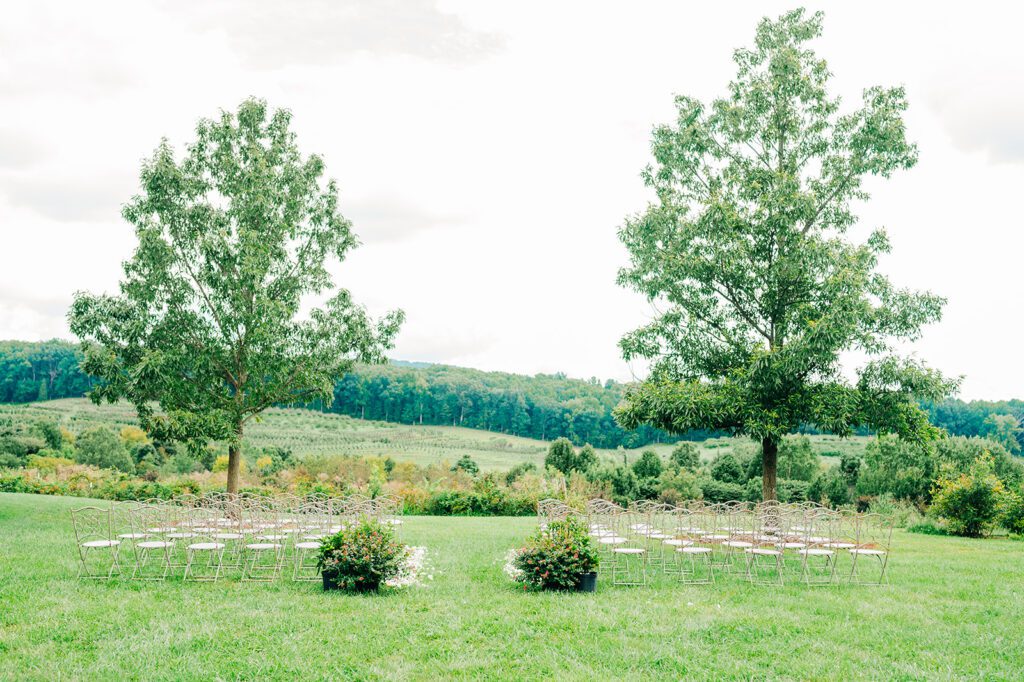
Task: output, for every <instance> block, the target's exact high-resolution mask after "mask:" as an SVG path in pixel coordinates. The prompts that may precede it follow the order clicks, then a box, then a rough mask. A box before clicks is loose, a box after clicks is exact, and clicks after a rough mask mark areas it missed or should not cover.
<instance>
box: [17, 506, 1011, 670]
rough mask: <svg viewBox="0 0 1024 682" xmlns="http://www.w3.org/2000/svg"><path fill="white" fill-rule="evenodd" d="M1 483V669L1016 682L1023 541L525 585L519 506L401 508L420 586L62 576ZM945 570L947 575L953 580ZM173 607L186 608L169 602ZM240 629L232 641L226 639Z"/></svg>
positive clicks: (45, 531)
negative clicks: (784, 579)
mask: <svg viewBox="0 0 1024 682" xmlns="http://www.w3.org/2000/svg"><path fill="white" fill-rule="evenodd" d="M87 503H89V501H88V500H80V499H68V498H60V497H38V496H25V495H5V494H0V537H3V538H4V547H5V549H4V552H5V556H4V567H5V568H4V571H3V573H2V575H0V603H2V604H3V609H2V616H0V618H2V622H3V628H2V630H0V650H2V655H0V678H3V679H40V680H42V679H83V680H84V679H135V678H137V677H138V676H139V675H140V667H139V666H140V661H145V662H146V664H145V673H144V674H145V676H146V677H147V678H148V679H153V680H171V679H173V680H207V679H210V678H211V677H220V678H225V679H235V678H239V679H253V678H261V679H284V678H308V679H320V678H324V677H334V678H341V679H346V678H348V679H414V680H431V679H433V680H436V679H450V678H452V677H455V678H461V679H509V678H515V679H541V678H543V679H581V680H582V679H609V678H616V679H619V678H621V677H622V675H623V671H628V675H629V676H630V677H636V678H641V677H643V678H651V679H666V678H669V679H683V678H687V679H702V678H716V679H765V678H769V679H844V680H845V679H869V678H870V679H877V678H880V677H881V678H889V679H940V678H949V677H950V676H957V675H961V674H962V675H966V676H971V677H976V678H983V679H1016V678H1018V677H1019V674H1020V651H1021V649H1022V647H1024V631H1022V630H1021V628H1020V626H1019V623H1020V622H1021V621H1022V619H1024V592H1022V591H1021V590H1020V589H1019V584H1020V580H1019V569H1020V559H1019V557H1020V545H1019V543H1016V542H1010V541H1006V540H998V539H994V540H971V539H962V538H950V537H932V536H924V535H912V534H907V533H904V532H900V531H897V533H896V536H895V538H894V543H893V544H894V548H895V549H894V553H893V557H892V561H891V563H890V566H889V570H890V578H891V586H890V587H887V588H882V589H878V588H872V587H848V588H844V589H842V590H831V589H820V590H809V589H807V588H806V587H804V586H796V585H794V586H786V587H784V588H765V587H764V586H752V585H747V584H745V583H743V582H742V581H738V580H723V581H722V582H721V583H720V584H719V585H716V586H713V587H711V586H681V585H678V584H676V583H675V582H672V581H671V580H668V581H663V580H660V581H658V582H655V583H654V584H652V585H650V586H648V587H646V588H613V587H612V586H611V585H610V584H609V582H608V576H607V575H603V574H602V573H601V569H599V579H598V591H597V593H596V594H592V595H587V594H580V593H575V592H569V593H566V592H536V593H534V592H527V593H524V591H523V589H522V588H521V587H519V586H516V585H515V584H514V583H512V582H510V581H509V580H508V577H507V576H506V575H505V574H504V572H503V571H502V568H503V559H504V557H505V555H506V553H507V552H508V550H509V549H510V548H512V547H516V546H519V545H520V544H521V543H522V539H523V538H524V537H526V536H528V535H529V534H530V533H531V532H532V530H533V529H534V527H535V521H534V520H533V519H529V518H522V519H510V518H443V519H439V518H407V519H406V523H405V524H404V525H403V526H402V530H401V536H400V537H401V540H402V542H404V543H408V544H410V545H418V546H425V547H429V551H430V554H431V556H433V557H434V566H433V568H432V570H433V575H434V580H433V581H428V582H427V583H426V584H425V586H424V587H423V588H415V589H410V590H403V591H400V592H395V593H391V594H388V595H381V596H358V595H349V594H343V593H325V592H323V591H322V589H321V586H320V585H319V584H317V583H298V584H296V583H292V582H290V581H277V582H275V583H272V584H244V585H239V584H237V583H234V584H226V583H216V584H196V583H189V584H183V583H181V582H180V581H178V580H171V581H168V582H167V583H161V584H157V583H137V582H114V583H112V584H107V583H97V582H90V581H81V582H79V581H77V580H75V577H74V575H75V574H74V561H73V559H74V557H73V553H72V551H71V549H70V545H69V541H68V537H69V535H68V534H69V533H70V527H69V525H68V523H69V521H68V519H69V517H68V511H69V509H71V508H72V507H77V506H80V505H83V504H87ZM954 577H955V579H953V578H954ZM182 605H187V608H181V606H182ZM239 632H244V633H245V636H243V637H239V636H238V633H239Z"/></svg>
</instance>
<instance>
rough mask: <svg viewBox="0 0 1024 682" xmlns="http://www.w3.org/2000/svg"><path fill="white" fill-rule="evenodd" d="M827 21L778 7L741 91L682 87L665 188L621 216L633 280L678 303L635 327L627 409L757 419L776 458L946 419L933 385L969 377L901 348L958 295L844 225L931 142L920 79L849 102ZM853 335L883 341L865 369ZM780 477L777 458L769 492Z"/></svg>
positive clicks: (672, 424) (651, 173)
mask: <svg viewBox="0 0 1024 682" xmlns="http://www.w3.org/2000/svg"><path fill="white" fill-rule="evenodd" d="M821 23H822V16H821V14H820V13H818V14H814V15H811V16H807V15H805V13H804V11H803V10H796V11H792V12H789V13H787V14H785V15H783V16H782V17H780V18H779V19H778V20H774V21H773V20H770V19H765V20H763V21H762V22H761V24H760V25H759V26H758V28H757V34H756V38H755V42H754V46H753V48H750V49H747V48H741V49H739V50H736V51H735V52H734V61H735V62H736V66H737V74H736V77H735V78H734V79H733V81H732V82H731V83H730V85H729V90H728V95H727V96H726V97H723V98H721V99H718V100H715V101H714V102H712V103H711V104H710V105H709V106H705V105H704V104H702V103H701V102H699V101H697V100H695V99H693V98H690V97H685V96H680V97H677V98H676V110H677V118H676V122H675V123H674V124H673V125H664V126H659V127H657V128H655V130H654V133H653V141H652V145H651V146H652V152H653V155H654V163H653V164H652V165H651V166H649V167H648V168H646V169H645V170H644V172H643V178H644V182H645V184H646V185H647V186H648V187H649V188H650V189H651V190H653V192H654V194H655V195H656V196H657V201H656V202H654V203H652V204H651V205H649V206H648V208H647V210H646V211H644V212H643V213H641V214H639V215H636V216H633V217H630V218H629V219H627V220H626V222H625V225H624V226H623V227H622V228H621V230H620V233H619V234H620V237H621V239H622V241H623V243H624V244H625V246H626V248H627V249H628V251H629V254H630V259H631V262H630V265H629V267H627V268H624V269H623V270H622V271H621V272H620V273H619V278H618V281H619V283H620V284H621V285H623V286H626V287H629V288H632V289H634V290H636V291H638V292H640V293H642V294H643V295H645V296H646V297H647V298H648V299H649V300H651V301H653V302H656V303H657V309H658V310H660V311H662V312H661V313H660V314H659V315H658V316H657V317H656V318H655V319H654V320H653V321H652V322H650V323H649V324H647V325H645V326H643V327H641V328H639V329H637V330H635V331H633V332H631V333H629V334H627V335H626V336H624V337H623V339H622V340H621V342H620V347H621V349H622V353H623V356H624V358H625V359H626V360H632V359H634V358H644V359H648V360H650V361H651V363H652V370H651V378H650V379H649V380H648V381H646V382H644V383H643V384H640V385H637V386H635V387H633V388H631V389H630V390H629V391H628V392H627V395H626V397H625V401H624V402H623V404H622V405H621V406H620V407H619V408H618V409H617V410H616V413H615V414H616V418H617V419H618V421H619V423H620V424H622V425H623V426H624V427H625V428H633V427H635V426H637V425H640V424H649V425H652V426H655V427H657V428H662V429H665V430H668V431H675V432H683V431H686V430H688V429H695V428H704V429H722V430H729V431H731V432H734V433H740V434H745V435H749V436H751V437H753V438H754V439H755V440H757V441H760V442H761V443H762V447H763V457H764V459H765V462H766V466H768V465H770V464H772V463H773V462H774V451H775V447H776V446H777V444H778V442H779V441H780V440H781V438H782V437H783V436H784V435H785V434H787V433H790V432H792V431H794V430H796V429H797V428H798V427H801V426H804V425H810V426H813V427H814V428H817V429H819V430H821V431H825V432H829V433H835V434H838V435H849V434H851V433H853V432H854V431H855V430H857V429H859V428H861V427H870V428H872V429H875V430H878V431H880V432H883V433H885V432H894V433H898V434H900V435H901V436H903V437H904V438H907V439H914V440H928V439H931V438H934V437H935V436H937V435H938V432H937V430H936V429H935V428H934V427H933V426H931V425H930V424H929V423H928V420H927V416H926V414H925V412H924V411H922V410H921V409H920V407H919V405H918V402H917V401H918V400H920V399H927V400H941V399H942V398H944V397H945V396H946V395H947V394H948V393H949V392H950V391H951V390H952V389H953V388H954V386H955V382H951V381H947V380H946V379H944V378H943V377H942V376H941V375H939V374H938V373H937V372H935V371H933V370H930V369H928V368H926V367H924V366H923V365H920V364H918V363H916V362H914V361H913V360H905V359H901V358H898V357H896V356H894V355H893V352H894V349H895V343H894V342H898V341H900V340H906V339H911V340H912V339H915V338H917V337H918V336H919V335H920V331H921V329H922V327H923V326H924V325H926V324H928V323H930V322H934V321H936V320H938V319H939V318H940V316H941V309H942V305H943V303H944V301H943V299H942V298H940V297H938V296H934V295H932V294H928V293H917V292H913V291H909V290H905V289H899V288H897V287H895V286H894V285H893V284H892V283H891V282H890V281H889V280H888V278H886V277H885V276H884V275H882V274H880V273H879V272H877V271H876V267H877V264H878V260H879V258H880V257H881V256H882V255H884V254H886V253H888V251H889V249H890V246H889V241H888V239H887V237H886V235H885V233H884V232H882V231H876V232H874V233H873V234H872V235H871V236H870V237H868V239H867V240H866V241H865V242H864V243H860V244H857V243H853V242H851V241H849V240H847V239H845V238H844V236H845V233H846V232H847V230H848V229H849V228H850V227H851V226H852V225H854V224H855V223H856V216H855V214H854V212H853V207H854V205H855V203H856V202H860V201H863V200H865V199H867V198H868V195H867V193H866V192H865V191H864V188H863V182H864V180H865V179H867V178H869V177H870V176H880V177H886V178H887V177H889V176H890V175H891V174H892V173H893V172H895V171H897V170H899V169H905V168H910V167H911V166H913V165H914V163H915V162H916V160H917V149H916V147H915V146H914V145H913V144H911V143H909V142H908V141H907V139H906V135H905V129H904V123H903V118H902V117H903V111H904V110H905V109H906V106H907V102H906V96H905V93H904V92H903V90H902V88H880V87H873V88H869V89H867V90H865V91H864V97H863V104H862V107H861V108H860V109H857V110H854V111H850V112H848V113H840V102H839V99H838V98H837V97H833V96H830V95H829V94H828V89H827V86H828V81H829V78H830V76H831V73H830V71H829V69H828V67H827V66H826V64H825V62H824V61H823V60H821V59H819V58H818V57H817V56H816V55H815V53H814V52H813V51H812V50H810V49H809V48H808V47H807V45H806V43H807V42H808V41H810V40H812V39H814V38H817V37H818V36H820V34H821ZM849 350H860V351H863V352H866V353H867V354H868V355H869V356H870V358H871V359H870V360H869V362H868V363H867V364H866V365H865V367H864V368H863V370H862V371H861V373H860V376H859V377H858V379H857V381H856V382H855V383H853V384H849V383H847V382H846V381H845V380H844V379H843V377H842V372H841V359H842V356H843V354H844V353H845V352H846V351H849ZM774 478H775V472H774V471H772V470H769V469H767V468H766V470H765V471H764V484H765V493H766V495H768V496H769V497H771V496H772V495H773V494H774V490H773V489H772V488H771V486H772V482H773V481H774Z"/></svg>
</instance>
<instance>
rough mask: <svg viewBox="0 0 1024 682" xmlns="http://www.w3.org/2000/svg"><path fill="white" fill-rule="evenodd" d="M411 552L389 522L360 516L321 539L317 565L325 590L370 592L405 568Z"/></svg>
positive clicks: (400, 573)
mask: <svg viewBox="0 0 1024 682" xmlns="http://www.w3.org/2000/svg"><path fill="white" fill-rule="evenodd" d="M413 554H414V552H413V550H412V549H411V548H409V547H407V546H406V545H403V544H402V543H400V542H398V540H396V539H395V531H394V528H393V527H392V526H391V525H390V524H386V523H381V522H380V521H377V520H376V519H370V518H366V517H363V518H361V519H359V521H358V522H356V523H353V524H350V525H349V526H348V527H347V528H344V529H342V530H341V531H340V532H338V533H335V534H334V535H330V536H328V537H326V538H324V539H323V541H322V542H321V543H320V552H319V555H318V557H317V568H319V569H320V574H321V576H322V577H323V584H324V589H325V590H339V589H340V590H348V591H352V592H373V591H376V590H378V589H380V586H381V585H383V584H385V583H387V582H388V581H389V580H393V579H395V578H398V577H400V576H402V575H403V572H407V571H408V564H409V559H410V557H412V556H413Z"/></svg>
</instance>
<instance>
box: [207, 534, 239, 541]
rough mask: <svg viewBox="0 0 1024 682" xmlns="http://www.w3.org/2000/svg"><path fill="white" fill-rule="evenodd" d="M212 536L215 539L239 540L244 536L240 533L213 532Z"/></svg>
mask: <svg viewBox="0 0 1024 682" xmlns="http://www.w3.org/2000/svg"><path fill="white" fill-rule="evenodd" d="M213 537H214V538H216V539H217V540H241V539H242V538H244V537H245V536H244V535H242V534H241V533H214V534H213Z"/></svg>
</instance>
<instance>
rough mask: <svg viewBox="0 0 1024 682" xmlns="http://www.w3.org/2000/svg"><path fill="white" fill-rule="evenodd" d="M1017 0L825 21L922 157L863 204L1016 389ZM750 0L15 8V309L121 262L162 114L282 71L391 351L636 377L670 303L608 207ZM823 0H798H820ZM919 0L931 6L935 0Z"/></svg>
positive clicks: (11, 166) (3, 90) (8, 58)
mask: <svg viewBox="0 0 1024 682" xmlns="http://www.w3.org/2000/svg"><path fill="white" fill-rule="evenodd" d="M1009 5H1010V4H1009V3H1005V4H1001V3H993V4H991V5H986V4H984V3H978V2H974V3H964V2H961V3H957V4H954V5H941V4H939V3H928V4H927V6H922V5H917V4H916V3H892V2H880V3H866V2H858V3H843V5H842V6H839V5H837V6H835V7H829V6H824V7H821V8H823V9H825V11H826V17H825V34H824V37H823V38H822V39H821V40H819V41H818V42H817V45H816V49H817V51H818V53H819V54H820V55H821V56H823V57H825V58H826V59H827V60H828V62H829V65H830V67H831V69H832V71H833V72H834V74H835V77H834V81H833V83H834V91H835V92H838V93H840V94H842V95H843V96H844V99H845V101H846V102H847V103H849V105H850V106H854V105H855V104H856V102H857V101H858V100H859V93H860V91H861V90H862V89H863V88H866V87H868V86H871V85H876V84H877V85H895V84H904V85H905V86H906V87H907V91H908V96H909V99H910V104H911V108H910V111H909V112H908V115H907V123H908V128H909V134H910V136H911V138H912V139H913V140H915V141H916V142H917V143H918V144H919V147H920V151H921V154H920V162H919V163H918V165H917V167H916V168H914V169H912V170H910V171H908V172H902V173H900V174H899V175H897V176H896V177H894V178H893V179H892V180H889V181H880V182H871V183H870V184H869V189H870V191H871V193H872V200H871V202H870V203H869V204H867V205H866V206H864V207H863V208H862V210H861V211H860V215H861V225H860V226H859V227H858V232H856V233H855V234H866V233H867V231H869V230H870V229H871V228H873V227H877V226H885V227H886V228H887V229H888V230H889V233H890V236H891V238H892V242H893V246H894V252H893V254H892V256H891V257H889V258H887V259H886V260H885V261H884V263H883V266H884V269H885V270H886V271H887V272H888V273H889V274H890V275H891V276H892V277H893V279H894V280H895V281H896V282H897V283H899V284H901V285H909V286H914V287H920V288H927V289H931V290H933V291H935V292H937V293H940V294H942V295H944V296H947V297H948V298H949V304H948V306H947V308H946V311H945V317H944V319H943V321H942V322H941V323H940V324H937V325H934V326H932V327H929V328H928V329H927V330H926V332H925V336H924V338H923V339H922V340H921V341H920V342H918V343H916V344H915V345H914V346H913V348H912V350H913V351H914V352H916V353H917V354H918V355H919V356H920V357H921V358H922V359H924V360H926V361H928V362H929V363H930V364H932V365H934V366H936V367H938V368H939V369H941V370H943V371H945V372H947V373H949V374H953V375H958V374H963V375H965V376H966V381H965V383H964V385H963V388H962V391H961V397H964V398H968V399H969V398H993V399H994V398H1009V397H1024V362H1022V361H1021V356H1022V353H1021V348H1022V339H1021V332H1022V331H1024V324H1022V322H1021V319H1022V313H1021V311H1022V305H1024V287H1022V286H1021V263H1022V257H1024V252H1022V251H1024V250H1022V247H1024V229H1022V228H1024V219H1022V217H1021V210H1020V193H1021V192H1022V191H1024V190H1022V188H1024V68H1022V65H1024V42H1022V41H1020V39H1019V35H1018V33H1019V29H1020V27H1021V26H1022V25H1024V21H1022V19H1024V17H1022V15H1021V12H1019V11H1018V10H1016V9H1014V8H1012V7H1010V6H1009ZM794 6H796V5H795V4H793V3H781V4H780V3H771V2H749V3H748V2H744V3H737V2H731V3H700V4H699V6H698V4H697V3H689V2H680V1H678V0H676V1H669V2H633V3H611V2H609V3H601V2H593V1H588V2H579V3H568V2H551V1H550V0H549V1H547V2H522V1H520V2H514V3H513V2H494V3H484V2H480V1H478V0H473V1H467V2H440V3H433V2H430V1H429V0H405V1H400V0H391V1H380V0H352V1H347V2H343V1H328V0H320V1H317V0H304V1H301V2H297V1H295V0H290V1H289V2H279V1H276V0H273V1H266V2H243V1H241V0H238V1H234V0H219V1H213V2H194V3H186V2H171V1H167V2H140V1H137V0H133V1H130V2H123V3H118V2H103V3H81V2H70V1H69V2H65V3H56V2H41V1H38V0H36V1H34V2H24V3H11V4H9V5H6V6H5V8H4V20H3V22H0V104H2V115H0V230H2V232H0V235H2V241H0V338H10V339H25V340H36V339H47V338H52V337H64V338H69V332H68V330H67V324H66V322H65V312H66V310H67V306H68V304H69V302H70V300H71V296H72V293H73V292H74V291H75V290H77V289H87V290H91V291H95V292H98V291H104V290H105V291H108V292H111V293H113V292H115V291H116V288H117V282H118V279H119V277H120V275H121V269H120V263H121V262H122V261H123V260H125V259H126V258H127V257H129V255H130V254H131V252H132V249H133V248H134V243H135V239H134V234H133V231H132V228H131V227H130V226H129V225H128V224H127V223H125V222H124V221H123V220H122V219H121V218H120V206H121V204H122V203H123V202H125V201H126V200H127V199H128V198H129V197H130V196H131V195H132V194H133V193H134V191H135V189H136V186H137V171H138V167H139V162H140V160H141V159H142V158H143V157H145V156H147V155H149V154H150V153H151V152H152V150H153V148H154V147H155V146H156V145H157V144H158V142H159V140H160V138H161V137H163V136H166V137H168V138H169V139H170V140H171V142H172V144H174V145H175V146H176V147H178V148H179V149H180V148H181V147H183V146H184V144H185V143H187V142H189V141H190V140H191V139H192V132H193V130H194V126H195V122H196V120H197V119H198V118H200V117H205V116H212V115H215V114H216V113H217V112H218V110H219V109H221V108H229V109H233V108H234V107H236V106H237V104H238V103H239V102H240V101H241V100H243V99H244V98H246V97H248V96H250V95H255V96H258V97H263V98H266V99H267V100H268V102H269V103H270V104H271V105H272V106H275V107H287V108H290V109H291V110H292V111H293V113H294V127H295V129H296V131H297V133H298V138H299V144H300V146H301V147H302V149H303V150H304V151H305V152H317V153H320V154H321V155H322V156H323V157H324V158H325V160H326V164H327V170H328V174H329V175H331V176H333V177H335V178H337V180H338V182H339V184H340V186H341V188H342V197H341V198H342V208H343V212H344V213H345V214H346V216H347V217H349V218H350V219H351V220H352V221H353V222H354V224H355V228H356V232H357V233H358V235H359V236H360V238H361V239H362V241H363V246H362V247H360V248H359V249H357V250H356V251H355V252H353V253H352V255H351V256H350V258H349V259H348V260H346V261H345V263H344V264H342V265H341V266H340V267H339V268H338V269H337V272H338V277H337V279H338V281H339V283H340V284H342V285H343V286H345V287H347V288H349V289H351V290H352V291H353V293H354V295H355V296H356V297H357V299H358V300H360V301H362V302H364V303H365V304H366V305H367V306H368V307H369V308H370V310H371V311H374V312H376V313H381V312H383V311H385V310H388V309H391V308H395V307H401V308H403V309H404V310H405V311H406V313H407V322H406V324H405V327H404V329H403V331H402V333H401V336H400V337H399V340H398V345H397V347H396V349H395V351H394V353H393V355H394V357H397V358H402V359H407V360H423V361H433V362H445V363H451V364H456V365H463V366H469V367H478V368H481V369H494V370H505V371H512V372H521V373H528V374H532V373H536V372H555V371H563V372H566V373H568V374H569V375H571V376H579V377H590V376H597V377H600V378H616V379H630V378H632V377H633V376H638V375H642V371H643V368H642V367H636V366H633V367H630V366H629V365H627V364H626V363H624V362H623V361H622V359H621V358H620V356H619V352H618V349H617V346H616V342H617V341H618V339H619V337H620V336H621V334H622V333H623V332H625V331H627V330H629V329H632V328H634V327H635V326H637V325H639V324H641V323H643V322H644V321H645V320H646V319H648V317H649V315H650V314H651V309H650V308H649V306H648V305H647V304H646V302H645V301H644V300H643V299H642V298H641V297H640V296H639V295H636V294H634V293H632V292H629V291H625V290H621V289H619V288H618V287H616V285H615V274H616V270H617V269H618V267H619V266H620V265H622V264H623V263H624V262H625V252H624V250H623V248H622V246H621V245H620V243H619V242H618V240H617V237H616V230H617V228H618V226H619V225H620V224H621V223H622V220H623V218H624V217H625V216H626V215H628V214H630V213H633V212H636V211H639V210H641V209H642V208H643V207H644V205H645V203H646V201H647V200H648V198H649V197H648V195H647V193H646V192H645V190H644V188H643V185H642V183H641V181H640V178H639V172H640V170H641V169H642V167H643V166H644V165H645V163H647V161H648V159H649V151H648V143H649V137H650V130H651V127H652V126H653V125H655V124H657V123H662V122H669V121H670V120H671V119H672V117H673V107H672V97H673V95H674V94H688V95H693V96H697V97H700V98H702V99H704V100H710V99H712V98H713V97H716V96H719V95H721V94H723V93H724V89H725V86H726V84H727V83H728V81H729V79H730V78H731V77H732V75H733V73H734V65H733V63H732V61H731V54H732V50H733V49H734V48H736V47H739V46H743V45H748V44H750V43H751V41H752V37H753V33H754V28H755V26H756V24H757V22H758V20H759V19H760V18H761V17H762V16H763V15H765V14H770V15H772V16H776V15H778V14H780V13H782V12H784V11H785V10H787V9H790V8H792V7H794ZM818 8H819V5H818V4H809V5H808V9H811V10H813V9H818ZM918 8H920V9H918Z"/></svg>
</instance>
